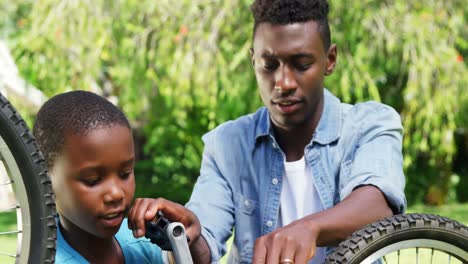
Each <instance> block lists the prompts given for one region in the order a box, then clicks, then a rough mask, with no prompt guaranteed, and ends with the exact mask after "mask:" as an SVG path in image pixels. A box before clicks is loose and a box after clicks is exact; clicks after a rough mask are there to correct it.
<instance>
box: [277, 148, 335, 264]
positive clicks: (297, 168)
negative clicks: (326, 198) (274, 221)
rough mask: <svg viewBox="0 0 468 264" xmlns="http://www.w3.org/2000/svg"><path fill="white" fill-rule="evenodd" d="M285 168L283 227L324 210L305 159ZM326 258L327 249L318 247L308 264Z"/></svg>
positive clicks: (282, 191)
mask: <svg viewBox="0 0 468 264" xmlns="http://www.w3.org/2000/svg"><path fill="white" fill-rule="evenodd" d="M284 168H285V173H284V175H283V184H282V187H281V198H280V218H279V219H280V221H281V222H280V225H281V226H285V225H288V224H290V223H291V222H293V221H295V220H297V219H300V218H303V217H304V216H307V215H310V214H313V213H316V212H320V211H322V210H323V206H322V201H321V200H320V196H319V194H318V192H317V189H316V187H315V184H314V177H313V175H312V170H311V168H310V167H309V165H307V164H306V162H305V159H304V157H302V159H300V160H297V161H291V162H286V161H285V162H284ZM325 257H326V248H325V247H317V251H316V253H315V257H314V258H313V259H312V260H311V261H309V263H308V264H319V263H320V264H321V263H323V262H324V260H325Z"/></svg>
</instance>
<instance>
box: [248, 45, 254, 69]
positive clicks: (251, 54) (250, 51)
mask: <svg viewBox="0 0 468 264" xmlns="http://www.w3.org/2000/svg"><path fill="white" fill-rule="evenodd" d="M249 54H250V63H252V66H253V67H255V59H254V55H255V53H254V50H253V48H250V49H249Z"/></svg>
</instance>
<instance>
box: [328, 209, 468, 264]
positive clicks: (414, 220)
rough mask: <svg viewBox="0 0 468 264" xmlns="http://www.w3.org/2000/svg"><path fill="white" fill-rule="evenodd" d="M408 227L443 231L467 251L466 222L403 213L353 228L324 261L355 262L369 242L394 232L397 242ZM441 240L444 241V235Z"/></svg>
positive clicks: (381, 240)
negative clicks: (357, 228)
mask: <svg viewBox="0 0 468 264" xmlns="http://www.w3.org/2000/svg"><path fill="white" fill-rule="evenodd" d="M411 230H421V231H424V232H425V233H428V232H431V230H433V231H435V230H440V231H443V232H444V233H445V234H446V235H448V236H450V237H451V238H450V241H446V242H451V243H452V244H456V246H458V247H460V248H462V249H464V250H466V251H468V228H467V227H466V226H465V225H463V224H461V223H459V222H457V221H455V220H452V219H449V218H447V217H443V216H439V215H433V214H417V213H416V214H402V215H395V216H392V217H388V218H385V219H383V220H381V221H378V222H375V223H372V224H370V225H367V226H366V227H364V228H362V229H360V230H358V231H356V232H355V233H354V234H353V235H352V236H351V237H349V238H348V239H346V240H345V241H343V242H341V243H340V244H339V245H338V247H337V248H336V249H335V250H334V251H333V253H331V254H330V255H329V256H328V257H327V259H326V261H325V263H337V264H345V263H357V262H353V261H354V259H355V257H356V255H357V254H359V253H363V251H364V250H369V248H370V247H371V246H372V245H375V244H376V243H378V242H383V240H386V239H387V240H388V238H389V237H390V236H392V237H393V238H392V239H393V240H395V235H396V234H399V235H400V236H401V239H400V241H402V240H405V239H408V237H406V236H405V234H404V233H406V234H409V233H408V231H411ZM440 239H441V240H444V239H445V238H440ZM374 251H376V250H374ZM467 261H468V260H467Z"/></svg>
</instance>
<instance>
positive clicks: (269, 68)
mask: <svg viewBox="0 0 468 264" xmlns="http://www.w3.org/2000/svg"><path fill="white" fill-rule="evenodd" d="M277 67H278V63H277V62H274V61H267V62H265V63H264V64H263V69H264V70H266V71H274V70H276V68H277Z"/></svg>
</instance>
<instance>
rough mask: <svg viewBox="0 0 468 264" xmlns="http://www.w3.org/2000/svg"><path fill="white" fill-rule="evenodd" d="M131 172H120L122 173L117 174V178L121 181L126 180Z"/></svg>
mask: <svg viewBox="0 0 468 264" xmlns="http://www.w3.org/2000/svg"><path fill="white" fill-rule="evenodd" d="M132 171H133V170H127V171H122V172H120V173H119V176H120V178H122V179H126V178H128V177H129V176H130V174H132Z"/></svg>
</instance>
